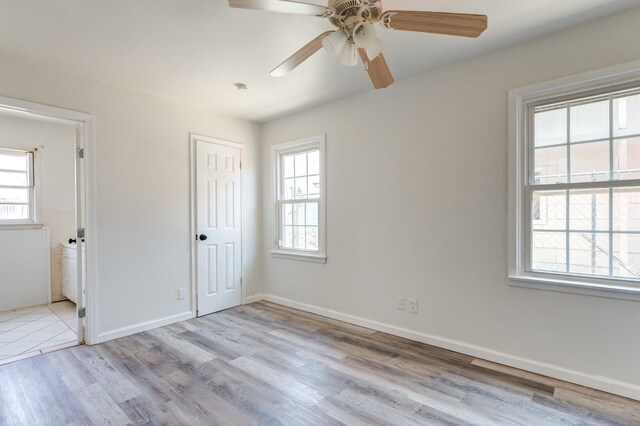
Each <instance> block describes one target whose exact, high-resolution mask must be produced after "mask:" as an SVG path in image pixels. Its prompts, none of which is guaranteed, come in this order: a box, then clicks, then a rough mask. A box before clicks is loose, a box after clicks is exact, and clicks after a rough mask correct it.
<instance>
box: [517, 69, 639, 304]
mask: <svg viewBox="0 0 640 426" xmlns="http://www.w3.org/2000/svg"><path fill="white" fill-rule="evenodd" d="M624 78H625V81H616V78H614V77H611V76H606V75H602V76H601V77H598V78H593V77H590V78H588V79H586V80H585V81H582V82H581V81H580V78H578V79H577V81H576V80H574V81H569V80H571V79H569V80H566V81H564V82H557V83H549V84H548V85H540V86H538V87H535V88H531V89H520V90H517V91H514V92H512V108H511V112H512V117H511V121H512V123H511V124H512V127H511V136H512V139H513V140H514V145H515V146H512V148H513V149H512V151H511V152H512V154H511V157H510V158H511V160H510V161H511V162H510V187H511V190H510V192H511V197H510V213H511V214H513V215H514V217H513V219H514V220H512V221H511V226H510V242H511V246H510V262H509V263H510V278H511V279H512V280H515V281H520V282H534V283H538V284H544V285H545V286H548V285H554V284H559V285H564V286H569V287H573V288H577V289H579V290H577V291H578V292H582V291H581V289H588V290H589V291H595V292H596V293H597V292H602V291H605V292H606V291H615V292H618V293H621V292H622V293H624V292H626V293H629V292H632V293H633V292H637V293H638V294H640V81H639V80H640V71H639V72H637V73H636V75H635V77H634V78H635V80H634V79H633V78H631V77H629V75H627V76H625V77H624ZM516 285H519V284H516ZM538 287H540V286H538ZM543 287H544V286H543ZM591 294H593V293H591Z"/></svg>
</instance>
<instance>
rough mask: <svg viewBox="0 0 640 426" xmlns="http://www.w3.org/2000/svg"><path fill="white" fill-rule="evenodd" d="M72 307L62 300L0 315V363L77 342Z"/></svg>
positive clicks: (76, 323) (73, 305)
mask: <svg viewBox="0 0 640 426" xmlns="http://www.w3.org/2000/svg"><path fill="white" fill-rule="evenodd" d="M77 331H78V320H77V317H76V305H75V304H74V303H73V302H69V301H63V302H56V303H51V304H49V305H39V306H32V307H29V308H22V309H15V310H12V311H3V312H0V364H5V363H7V362H11V361H14V360H16V359H22V358H28V357H29V356H33V355H38V354H41V353H45V352H48V351H50V350H52V349H57V348H58V347H66V346H73V345H74V344H76V343H77V341H78V335H77Z"/></svg>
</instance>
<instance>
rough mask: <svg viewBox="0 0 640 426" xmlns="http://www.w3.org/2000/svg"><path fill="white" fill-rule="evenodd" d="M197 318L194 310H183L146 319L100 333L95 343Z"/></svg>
mask: <svg viewBox="0 0 640 426" xmlns="http://www.w3.org/2000/svg"><path fill="white" fill-rule="evenodd" d="M191 318H195V315H194V313H193V312H191V311H189V312H183V313H181V314H176V315H171V316H168V317H164V318H160V319H157V320H152V321H145V322H141V323H138V324H134V325H130V326H127V327H122V328H117V329H115V330H111V331H106V332H104V333H98V341H97V342H95V343H104V342H107V341H109V340H113V339H119V338H120V337H125V336H130V335H132V334H136V333H142V332H143V331H148V330H153V329H154V328H158V327H164V326H165V325H169V324H173V323H176V322H180V321H184V320H188V319H191Z"/></svg>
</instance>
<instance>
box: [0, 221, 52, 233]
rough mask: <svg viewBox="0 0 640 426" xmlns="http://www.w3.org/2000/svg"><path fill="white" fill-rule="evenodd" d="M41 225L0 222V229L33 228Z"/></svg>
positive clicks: (40, 227)
mask: <svg viewBox="0 0 640 426" xmlns="http://www.w3.org/2000/svg"><path fill="white" fill-rule="evenodd" d="M43 227H44V225H42V224H41V223H0V231H18V230H33V229H42V228H43Z"/></svg>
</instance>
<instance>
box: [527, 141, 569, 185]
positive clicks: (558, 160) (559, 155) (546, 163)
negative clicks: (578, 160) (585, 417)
mask: <svg viewBox="0 0 640 426" xmlns="http://www.w3.org/2000/svg"><path fill="white" fill-rule="evenodd" d="M535 176H536V179H535V180H536V181H535V183H537V184H550V183H567V148H566V147H564V146H561V147H556V148H540V149H536V150H535Z"/></svg>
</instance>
